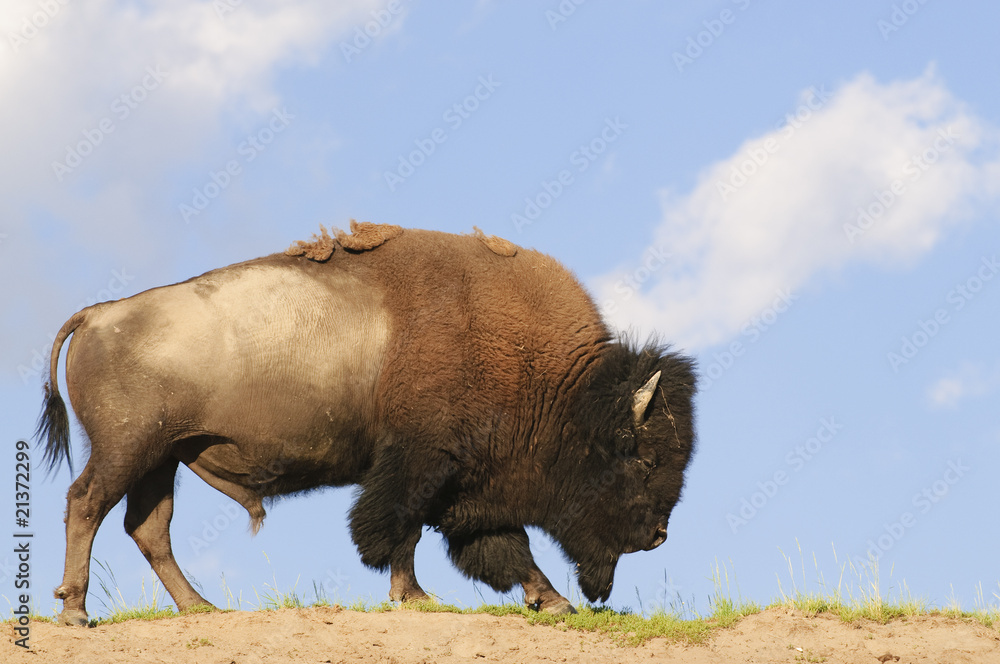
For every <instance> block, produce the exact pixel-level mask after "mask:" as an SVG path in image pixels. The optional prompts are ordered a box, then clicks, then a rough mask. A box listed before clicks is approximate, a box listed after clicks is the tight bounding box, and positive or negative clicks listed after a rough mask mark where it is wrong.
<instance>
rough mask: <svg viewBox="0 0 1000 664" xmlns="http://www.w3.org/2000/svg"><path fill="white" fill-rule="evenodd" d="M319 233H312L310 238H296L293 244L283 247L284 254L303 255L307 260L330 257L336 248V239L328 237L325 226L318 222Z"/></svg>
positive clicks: (324, 259)
mask: <svg viewBox="0 0 1000 664" xmlns="http://www.w3.org/2000/svg"><path fill="white" fill-rule="evenodd" d="M319 230H320V235H316V234H315V233H313V236H312V239H311V240H308V241H306V240H296V241H295V244H293V245H292V246H290V247H289V248H288V249H285V255H286V256H305V257H306V258H308V259H309V260H312V261H319V262H323V261H326V260H329V259H330V256H332V255H333V252H334V250H335V249H336V248H337V241H336V240H334V239H333V238H332V237H330V234H329V233H328V232H327V231H326V228H324V227H323V225H322V224H320V227H319Z"/></svg>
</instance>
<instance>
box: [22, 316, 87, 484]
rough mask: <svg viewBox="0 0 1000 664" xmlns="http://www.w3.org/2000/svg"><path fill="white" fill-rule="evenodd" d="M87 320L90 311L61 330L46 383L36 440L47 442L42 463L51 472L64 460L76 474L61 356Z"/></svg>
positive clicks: (51, 358) (53, 346)
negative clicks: (61, 379)
mask: <svg viewBox="0 0 1000 664" xmlns="http://www.w3.org/2000/svg"><path fill="white" fill-rule="evenodd" d="M85 317H86V310H84V311H79V312H77V313H76V314H75V315H73V317H72V318H70V319H69V320H68V321H66V323H65V324H64V325H63V326H62V329H61V330H59V334H57V335H56V338H55V341H54V342H53V344H52V355H51V357H50V360H49V380H48V382H46V383H45V403H44V404H43V406H42V414H41V415H40V416H39V418H38V428H37V429H36V430H35V440H36V442H37V443H38V444H41V443H42V442H43V441H44V442H45V455H44V456H43V457H42V463H43V464H44V465H48V472H49V473H52V472H53V471H55V470H58V469H59V466H60V464H61V463H62V460H63V459H66V463H67V464H68V465H69V471H70V473H72V472H73V459H72V457H71V455H70V450H69V416H68V415H67V414H66V403H65V402H64V401H63V398H62V395H60V394H59V381H58V371H59V353H60V352H61V351H62V346H63V343H65V342H66V338H67V337H69V335H71V334H73V331H74V330H75V329H76V328H77V327H79V326H80V323H82V322H83V321H84V319H85Z"/></svg>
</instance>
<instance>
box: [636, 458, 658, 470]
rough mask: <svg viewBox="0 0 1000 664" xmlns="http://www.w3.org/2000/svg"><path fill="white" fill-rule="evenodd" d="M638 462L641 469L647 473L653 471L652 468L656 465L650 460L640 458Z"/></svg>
mask: <svg viewBox="0 0 1000 664" xmlns="http://www.w3.org/2000/svg"><path fill="white" fill-rule="evenodd" d="M638 461H639V463H641V464H642V467H643V468H645V469H646V472H647V473H648V472H649V471H651V470H653V468H656V463H655V462H654V461H653V460H652V459H643V458H641V457H640V458H639V459H638Z"/></svg>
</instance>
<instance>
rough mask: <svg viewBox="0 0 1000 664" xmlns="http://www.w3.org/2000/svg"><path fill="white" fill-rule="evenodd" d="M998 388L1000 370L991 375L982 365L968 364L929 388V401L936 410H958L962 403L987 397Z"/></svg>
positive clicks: (999, 384)
mask: <svg viewBox="0 0 1000 664" xmlns="http://www.w3.org/2000/svg"><path fill="white" fill-rule="evenodd" d="M997 387H1000V370H996V371H993V372H992V373H990V372H989V371H988V370H986V368H985V367H983V366H982V365H981V364H972V363H969V362H966V363H964V364H962V366H960V367H959V368H958V370H957V371H954V372H953V373H951V374H950V375H947V376H944V377H942V378H940V379H938V380H937V381H935V382H934V383H933V384H932V385H931V386H930V387H928V388H927V401H928V403H930V405H931V406H932V407H934V408H956V407H957V406H958V404H959V402H960V401H963V400H964V399H968V398H970V397H981V396H985V395H987V394H989V393H990V392H993V391H994V390H996V389H997Z"/></svg>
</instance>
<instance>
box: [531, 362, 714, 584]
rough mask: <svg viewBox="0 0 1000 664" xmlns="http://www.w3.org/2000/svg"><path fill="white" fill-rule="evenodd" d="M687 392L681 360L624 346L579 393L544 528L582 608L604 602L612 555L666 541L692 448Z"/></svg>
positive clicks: (690, 387)
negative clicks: (569, 564)
mask: <svg viewBox="0 0 1000 664" xmlns="http://www.w3.org/2000/svg"><path fill="white" fill-rule="evenodd" d="M694 392H695V374H694V364H693V362H692V361H691V360H690V359H689V358H687V357H684V356H682V355H678V354H676V353H671V352H667V351H665V350H663V349H659V348H656V347H647V348H645V349H642V350H634V349H631V348H630V347H629V346H627V345H625V344H615V345H613V346H611V347H609V349H607V352H606V353H605V355H604V356H603V357H602V359H601V361H600V362H599V364H597V365H596V366H595V367H594V368H593V370H592V371H591V373H590V376H589V379H588V382H587V383H586V384H585V385H584V386H583V389H581V390H580V392H579V395H578V398H577V404H576V409H575V420H574V421H575V427H573V429H574V439H573V440H566V441H564V443H565V446H566V448H567V450H566V452H564V454H566V455H567V458H565V461H567V462H568V464H567V466H570V465H571V466H572V468H573V471H572V472H570V473H568V474H567V476H566V482H565V483H563V485H562V488H561V500H560V503H561V504H560V505H558V506H557V507H556V508H555V509H554V510H553V512H555V513H557V514H558V519H557V520H556V521H555V523H554V524H551V523H550V524H549V527H547V528H546V530H547V531H548V532H549V533H550V534H551V535H552V536H553V537H554V538H555V539H556V540H557V541H558V542H559V543H560V545H561V546H562V548H563V550H564V551H565V553H566V554H567V556H569V557H570V558H571V559H572V560H574V561H575V562H576V563H577V574H578V581H579V584H580V589H581V590H582V591H583V593H584V595H586V596H587V598H588V599H589V600H590V601H597V600H598V599H600V600H601V601H605V600H607V598H608V596H609V595H610V594H611V586H612V582H613V581H614V572H615V567H616V565H617V563H618V559H619V558H620V557H621V555H622V554H624V553H631V552H634V551H641V550H650V549H654V548H656V547H657V546H659V545H660V544H662V543H663V542H664V541H665V540H666V537H667V522H668V520H669V518H670V512H671V511H672V510H673V508H674V505H675V504H676V503H677V501H678V500H679V499H680V495H681V489H682V488H683V486H684V471H685V469H686V468H687V465H688V462H689V461H690V459H691V454H692V452H693V449H694V426H693V419H694V409H693V403H692V400H693V397H694ZM564 467H566V466H564Z"/></svg>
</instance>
